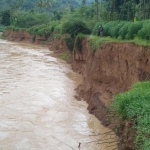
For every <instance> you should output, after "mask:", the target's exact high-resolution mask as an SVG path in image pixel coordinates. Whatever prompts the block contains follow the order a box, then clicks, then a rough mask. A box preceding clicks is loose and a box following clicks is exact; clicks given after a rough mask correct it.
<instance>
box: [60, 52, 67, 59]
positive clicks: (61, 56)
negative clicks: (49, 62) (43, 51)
mask: <svg viewBox="0 0 150 150" xmlns="http://www.w3.org/2000/svg"><path fill="white" fill-rule="evenodd" d="M67 58H68V54H67V53H63V54H60V59H63V60H67Z"/></svg>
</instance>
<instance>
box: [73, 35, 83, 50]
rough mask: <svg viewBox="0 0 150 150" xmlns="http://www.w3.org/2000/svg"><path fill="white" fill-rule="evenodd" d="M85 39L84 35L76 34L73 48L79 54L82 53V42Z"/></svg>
mask: <svg viewBox="0 0 150 150" xmlns="http://www.w3.org/2000/svg"><path fill="white" fill-rule="evenodd" d="M83 38H85V35H83V34H78V35H77V36H76V39H75V44H74V48H75V49H76V50H78V51H80V52H82V40H83Z"/></svg>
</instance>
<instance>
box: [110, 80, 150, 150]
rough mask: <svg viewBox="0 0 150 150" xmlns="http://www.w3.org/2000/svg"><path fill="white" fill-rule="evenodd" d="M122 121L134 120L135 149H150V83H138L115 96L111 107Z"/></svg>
mask: <svg viewBox="0 0 150 150" xmlns="http://www.w3.org/2000/svg"><path fill="white" fill-rule="evenodd" d="M111 109H113V110H114V111H115V112H116V113H117V114H118V115H119V117H120V118H121V119H123V120H130V119H131V120H132V121H133V123H134V126H133V128H135V129H136V130H137V133H136V137H135V149H137V150H149V148H150V81H147V82H138V83H136V84H134V85H133V86H132V88H131V89H130V90H129V91H127V92H124V93H120V94H118V95H116V96H114V101H113V103H112V105H111Z"/></svg>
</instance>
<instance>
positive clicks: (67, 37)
mask: <svg viewBox="0 0 150 150" xmlns="http://www.w3.org/2000/svg"><path fill="white" fill-rule="evenodd" d="M65 42H66V46H67V47H68V49H69V50H70V51H71V52H72V51H73V47H74V41H73V39H72V38H71V36H70V35H69V34H66V35H65Z"/></svg>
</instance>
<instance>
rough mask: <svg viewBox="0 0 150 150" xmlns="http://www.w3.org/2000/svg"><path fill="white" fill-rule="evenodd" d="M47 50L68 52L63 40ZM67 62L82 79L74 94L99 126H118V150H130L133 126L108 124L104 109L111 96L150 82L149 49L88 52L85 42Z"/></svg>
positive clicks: (13, 34)
mask: <svg viewBox="0 0 150 150" xmlns="http://www.w3.org/2000/svg"><path fill="white" fill-rule="evenodd" d="M3 35H4V37H5V38H7V39H9V40H15V41H16V40H17V41H22V40H25V41H30V42H35V43H41V41H45V40H46V39H45V38H44V37H36V38H35V39H34V41H33V35H30V34H28V33H26V32H25V31H18V32H17V31H11V30H7V31H6V32H5V33H4V34H3ZM47 45H48V47H49V48H50V50H52V51H54V52H55V53H57V54H60V53H62V52H67V53H68V52H69V51H68V49H67V47H66V45H65V42H64V40H63V38H61V39H54V41H51V42H50V41H47ZM69 54H70V55H69V56H70V57H69V59H68V62H69V63H71V65H72V68H73V70H74V71H76V72H78V73H80V74H82V75H83V83H82V85H80V86H79V87H78V88H77V89H76V90H77V92H78V94H79V95H80V97H82V98H83V99H84V100H86V101H87V103H88V104H89V105H88V110H89V112H90V113H92V114H94V115H95V116H96V117H97V118H98V119H99V120H101V121H102V123H103V124H104V125H106V126H109V127H110V128H115V127H116V126H118V124H119V129H120V130H118V131H117V134H118V135H119V136H120V144H119V149H120V150H132V147H133V137H134V135H135V131H134V130H128V129H129V128H130V127H131V126H132V122H130V121H128V122H127V121H124V122H121V123H118V122H117V119H116V118H114V120H113V122H109V120H108V117H107V111H106V109H107V105H109V103H110V102H111V101H112V97H113V95H114V94H116V93H119V92H123V91H126V90H128V89H129V88H130V86H131V85H132V84H133V83H135V82H137V81H143V80H149V79H150V47H142V46H137V45H135V44H132V43H123V42H114V43H108V42H107V43H103V44H101V45H100V46H99V48H98V49H95V50H94V51H92V50H91V48H90V46H89V44H88V39H84V40H83V41H82V51H81V52H80V51H76V54H75V59H73V56H72V54H71V53H69Z"/></svg>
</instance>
